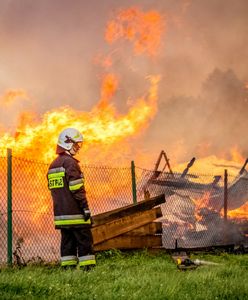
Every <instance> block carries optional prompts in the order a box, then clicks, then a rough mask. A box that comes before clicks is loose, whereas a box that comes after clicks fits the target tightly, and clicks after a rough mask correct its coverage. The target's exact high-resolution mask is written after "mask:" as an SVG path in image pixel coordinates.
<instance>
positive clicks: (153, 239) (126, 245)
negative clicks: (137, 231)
mask: <svg viewBox="0 0 248 300" xmlns="http://www.w3.org/2000/svg"><path fill="white" fill-rule="evenodd" d="M160 246H162V236H161V235H147V236H126V235H125V236H124V235H121V236H118V237H115V238H113V239H110V240H108V241H105V242H103V243H100V244H97V245H94V250H95V251H104V250H108V249H140V248H151V247H160Z"/></svg>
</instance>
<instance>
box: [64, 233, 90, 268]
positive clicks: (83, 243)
mask: <svg viewBox="0 0 248 300" xmlns="http://www.w3.org/2000/svg"><path fill="white" fill-rule="evenodd" d="M60 252H61V266H63V267H67V266H76V265H77V263H79V266H80V267H85V266H93V265H95V264H96V260H95V255H93V239H92V234H91V230H90V228H89V227H85V228H84V227H80V228H63V229H61V246H60Z"/></svg>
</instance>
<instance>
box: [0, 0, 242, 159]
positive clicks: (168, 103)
mask: <svg viewBox="0 0 248 300" xmlns="http://www.w3.org/2000/svg"><path fill="white" fill-rule="evenodd" d="M135 5H137V6H138V7H140V8H142V9H143V10H151V9H152V10H157V11H158V12H159V13H161V15H163V17H164V18H165V20H166V24H167V26H166V33H165V35H164V38H163V46H162V48H161V49H160V53H159V55H158V56H157V57H156V58H154V59H152V60H149V61H148V60H143V59H142V58H139V57H138V56H137V57H131V56H130V51H131V50H130V46H124V47H123V48H122V49H116V50H115V51H116V52H114V58H115V65H114V67H115V70H114V71H115V72H116V73H117V74H118V76H119V78H120V80H121V84H120V85H119V89H118V91H117V94H116V99H115V101H116V104H117V108H118V109H119V110H120V112H122V113H123V112H125V111H126V110H127V108H128V105H130V104H131V103H132V98H137V96H139V95H142V93H143V92H144V91H145V90H146V88H144V82H145V80H144V77H145V76H147V75H148V74H161V75H162V77H161V78H162V79H161V82H160V87H159V88H160V91H159V93H160V94H159V99H160V100H159V101H160V103H159V110H158V114H157V116H156V117H155V119H154V121H153V123H152V125H151V126H150V128H149V129H148V131H147V132H146V133H144V134H143V135H142V137H141V139H140V141H133V142H132V143H135V147H136V148H138V147H140V148H142V149H143V151H144V152H147V153H150V155H151V156H153V157H157V154H158V152H159V151H160V150H161V149H164V150H166V151H167V152H168V154H169V156H170V157H173V158H176V159H177V160H184V159H188V158H191V157H192V156H195V155H198V156H204V155H209V154H212V153H215V154H222V153H226V152H228V150H229V148H230V147H233V146H237V148H238V149H241V150H242V152H243V154H244V155H246V152H247V148H248V145H247V142H246V139H245V132H246V131H245V130H246V128H247V120H246V111H247V89H245V88H244V87H245V85H246V83H247V82H248V70H247V67H246V65H247V59H248V56H247V50H246V49H247V44H248V35H247V26H248V18H247V9H248V2H247V1H246V0H237V1H233V0H218V1H217V0H209V1H193V0H192V1H189V0H188V1H186V0H175V1H157V0H156V1H148V0H137V1H136V3H135ZM129 6H130V3H129V1H125V0H120V1H114V0H106V1H96V0H92V1H90V2H87V1H80V0H75V1H73V3H72V2H71V1H69V0H54V1H49V0H44V1H32V0H23V1H18V0H10V1H2V2H1V3H0V42H1V56H0V66H1V68H0V95H4V93H5V91H6V90H15V89H16V90H19V89H21V90H25V91H26V92H27V94H28V95H29V97H30V98H31V99H32V101H33V102H32V107H31V108H32V109H33V108H34V107H35V109H36V111H37V112H38V113H39V114H43V113H44V112H46V111H47V110H50V109H54V108H57V107H61V106H64V105H70V106H72V108H75V109H78V110H90V108H91V107H93V106H94V105H95V104H96V103H97V101H98V99H99V98H100V79H101V75H102V74H101V73H102V72H103V70H102V68H100V67H99V66H98V65H96V64H94V59H95V56H96V55H97V54H98V53H103V52H104V51H105V53H109V50H110V48H109V46H107V45H106V42H105V41H104V30H105V26H106V24H107V22H108V20H109V19H110V18H111V17H112V16H113V15H114V14H115V12H116V11H117V10H118V9H119V8H127V7H129ZM25 108H26V107H25ZM21 109H22V106H20V105H19V106H18V105H17V106H14V107H12V110H11V111H9V113H11V118H12V119H15V117H16V116H17V115H18V114H19V112H20V110H21ZM6 122H8V121H7V120H6V116H5V115H4V112H3V111H1V113H0V123H6ZM12 123H13V122H12Z"/></svg>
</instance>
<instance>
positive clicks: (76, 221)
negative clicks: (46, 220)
mask: <svg viewBox="0 0 248 300" xmlns="http://www.w3.org/2000/svg"><path fill="white" fill-rule="evenodd" d="M54 224H55V225H57V226H59V225H61V226H63V225H78V224H91V220H90V219H89V220H87V221H85V220H84V219H74V220H73V219H72V220H54Z"/></svg>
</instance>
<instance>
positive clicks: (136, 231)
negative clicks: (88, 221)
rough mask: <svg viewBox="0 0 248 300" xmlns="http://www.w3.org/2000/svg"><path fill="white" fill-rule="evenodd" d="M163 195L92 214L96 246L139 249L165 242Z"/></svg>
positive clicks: (99, 247)
mask: <svg viewBox="0 0 248 300" xmlns="http://www.w3.org/2000/svg"><path fill="white" fill-rule="evenodd" d="M164 202H165V196H164V195H160V196H157V197H154V198H150V199H148V200H144V201H141V202H138V203H137V204H132V205H128V206H125V207H122V208H118V209H115V210H112V211H108V212H106V213H102V214H99V215H96V216H94V217H93V227H92V235H93V241H94V250H95V251H103V250H108V249H139V248H156V247H161V246H162V223H161V222H157V221H156V219H158V218H160V217H162V211H161V208H160V207H159V206H158V205H160V204H162V203H164Z"/></svg>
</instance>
